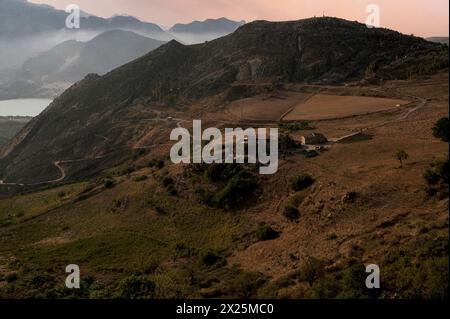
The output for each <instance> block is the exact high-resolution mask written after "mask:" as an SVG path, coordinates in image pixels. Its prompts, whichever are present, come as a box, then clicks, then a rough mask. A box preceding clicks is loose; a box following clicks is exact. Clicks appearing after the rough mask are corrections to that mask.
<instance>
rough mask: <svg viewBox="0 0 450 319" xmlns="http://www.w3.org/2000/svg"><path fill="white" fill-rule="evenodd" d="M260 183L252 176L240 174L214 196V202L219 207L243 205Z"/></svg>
mask: <svg viewBox="0 0 450 319" xmlns="http://www.w3.org/2000/svg"><path fill="white" fill-rule="evenodd" d="M257 187H258V184H257V183H256V182H255V181H254V180H253V179H252V177H251V176H246V174H238V175H237V176H234V177H233V178H231V179H230V180H229V181H228V183H227V184H226V186H225V187H224V188H223V189H221V190H220V191H219V192H217V193H216V194H215V195H214V196H213V198H212V204H213V205H214V206H217V207H225V208H232V207H237V206H239V205H241V204H242V203H243V202H244V201H245V200H246V199H248V196H249V195H251V194H252V193H253V192H254V191H255V190H256V188H257Z"/></svg>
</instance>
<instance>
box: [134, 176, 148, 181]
mask: <svg viewBox="0 0 450 319" xmlns="http://www.w3.org/2000/svg"><path fill="white" fill-rule="evenodd" d="M147 179H148V176H147V175H142V176H137V177H135V178H134V181H135V182H143V181H146V180H147Z"/></svg>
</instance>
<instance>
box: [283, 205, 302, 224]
mask: <svg viewBox="0 0 450 319" xmlns="http://www.w3.org/2000/svg"><path fill="white" fill-rule="evenodd" d="M283 215H284V217H286V218H287V219H289V220H290V221H294V220H297V219H299V218H300V211H299V210H298V208H297V207H294V206H290V205H288V206H286V207H285V208H284V212H283Z"/></svg>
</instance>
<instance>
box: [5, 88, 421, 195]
mask: <svg viewBox="0 0 450 319" xmlns="http://www.w3.org/2000/svg"><path fill="white" fill-rule="evenodd" d="M311 97H312V95H311V96H309V97H308V99H310V98H311ZM406 97H407V98H411V99H415V100H416V101H418V102H419V104H418V105H417V106H416V107H414V108H411V109H408V110H407V111H406V112H405V113H403V114H402V115H400V116H399V117H398V118H396V119H392V120H389V121H385V122H383V123H379V124H375V125H371V126H368V127H365V128H362V129H360V130H358V131H357V132H353V133H350V134H347V135H344V136H341V137H337V138H333V139H331V140H330V141H331V142H334V143H336V142H339V141H342V140H344V139H347V138H350V137H353V136H356V135H359V134H361V133H363V132H366V131H368V130H370V129H374V128H379V127H382V126H385V125H387V124H391V123H393V122H398V121H403V120H406V119H407V118H408V117H409V116H410V115H411V114H412V113H414V112H416V111H418V110H420V109H421V108H423V107H425V106H426V104H427V102H428V100H427V99H425V98H421V97H418V96H409V95H408V96H406ZM292 110H293V108H291V109H289V110H288V111H287V112H286V113H285V114H283V116H282V117H281V119H283V118H284V117H285V116H286V115H288V114H289V113H290V112H292ZM173 120H175V121H177V127H178V128H182V125H181V123H183V122H188V121H187V120H183V119H176V118H174V119H173ZM96 136H97V137H100V138H103V139H105V140H107V138H106V137H103V136H100V135H96ZM139 148H151V147H150V146H149V147H139ZM103 157H104V156H100V157H95V158H84V159H78V160H65V161H55V162H53V165H54V166H55V167H56V168H57V169H58V170H59V172H60V174H61V176H60V177H59V178H57V179H54V180H49V181H43V182H39V183H31V184H23V183H5V182H4V181H3V180H0V186H1V185H6V186H40V185H47V184H56V183H60V182H62V181H64V180H65V179H66V177H67V174H66V171H65V170H64V167H62V166H61V165H62V164H69V163H75V162H82V161H88V160H96V159H101V158H103Z"/></svg>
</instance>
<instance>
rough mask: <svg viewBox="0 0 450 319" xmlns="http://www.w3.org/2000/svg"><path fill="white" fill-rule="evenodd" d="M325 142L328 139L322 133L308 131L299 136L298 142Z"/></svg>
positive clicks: (310, 143) (305, 143) (316, 143)
mask: <svg viewBox="0 0 450 319" xmlns="http://www.w3.org/2000/svg"><path fill="white" fill-rule="evenodd" d="M327 142H328V139H327V138H326V136H325V135H323V134H322V133H309V134H306V135H304V136H302V137H301V138H300V144H302V145H318V144H325V143H327Z"/></svg>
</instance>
